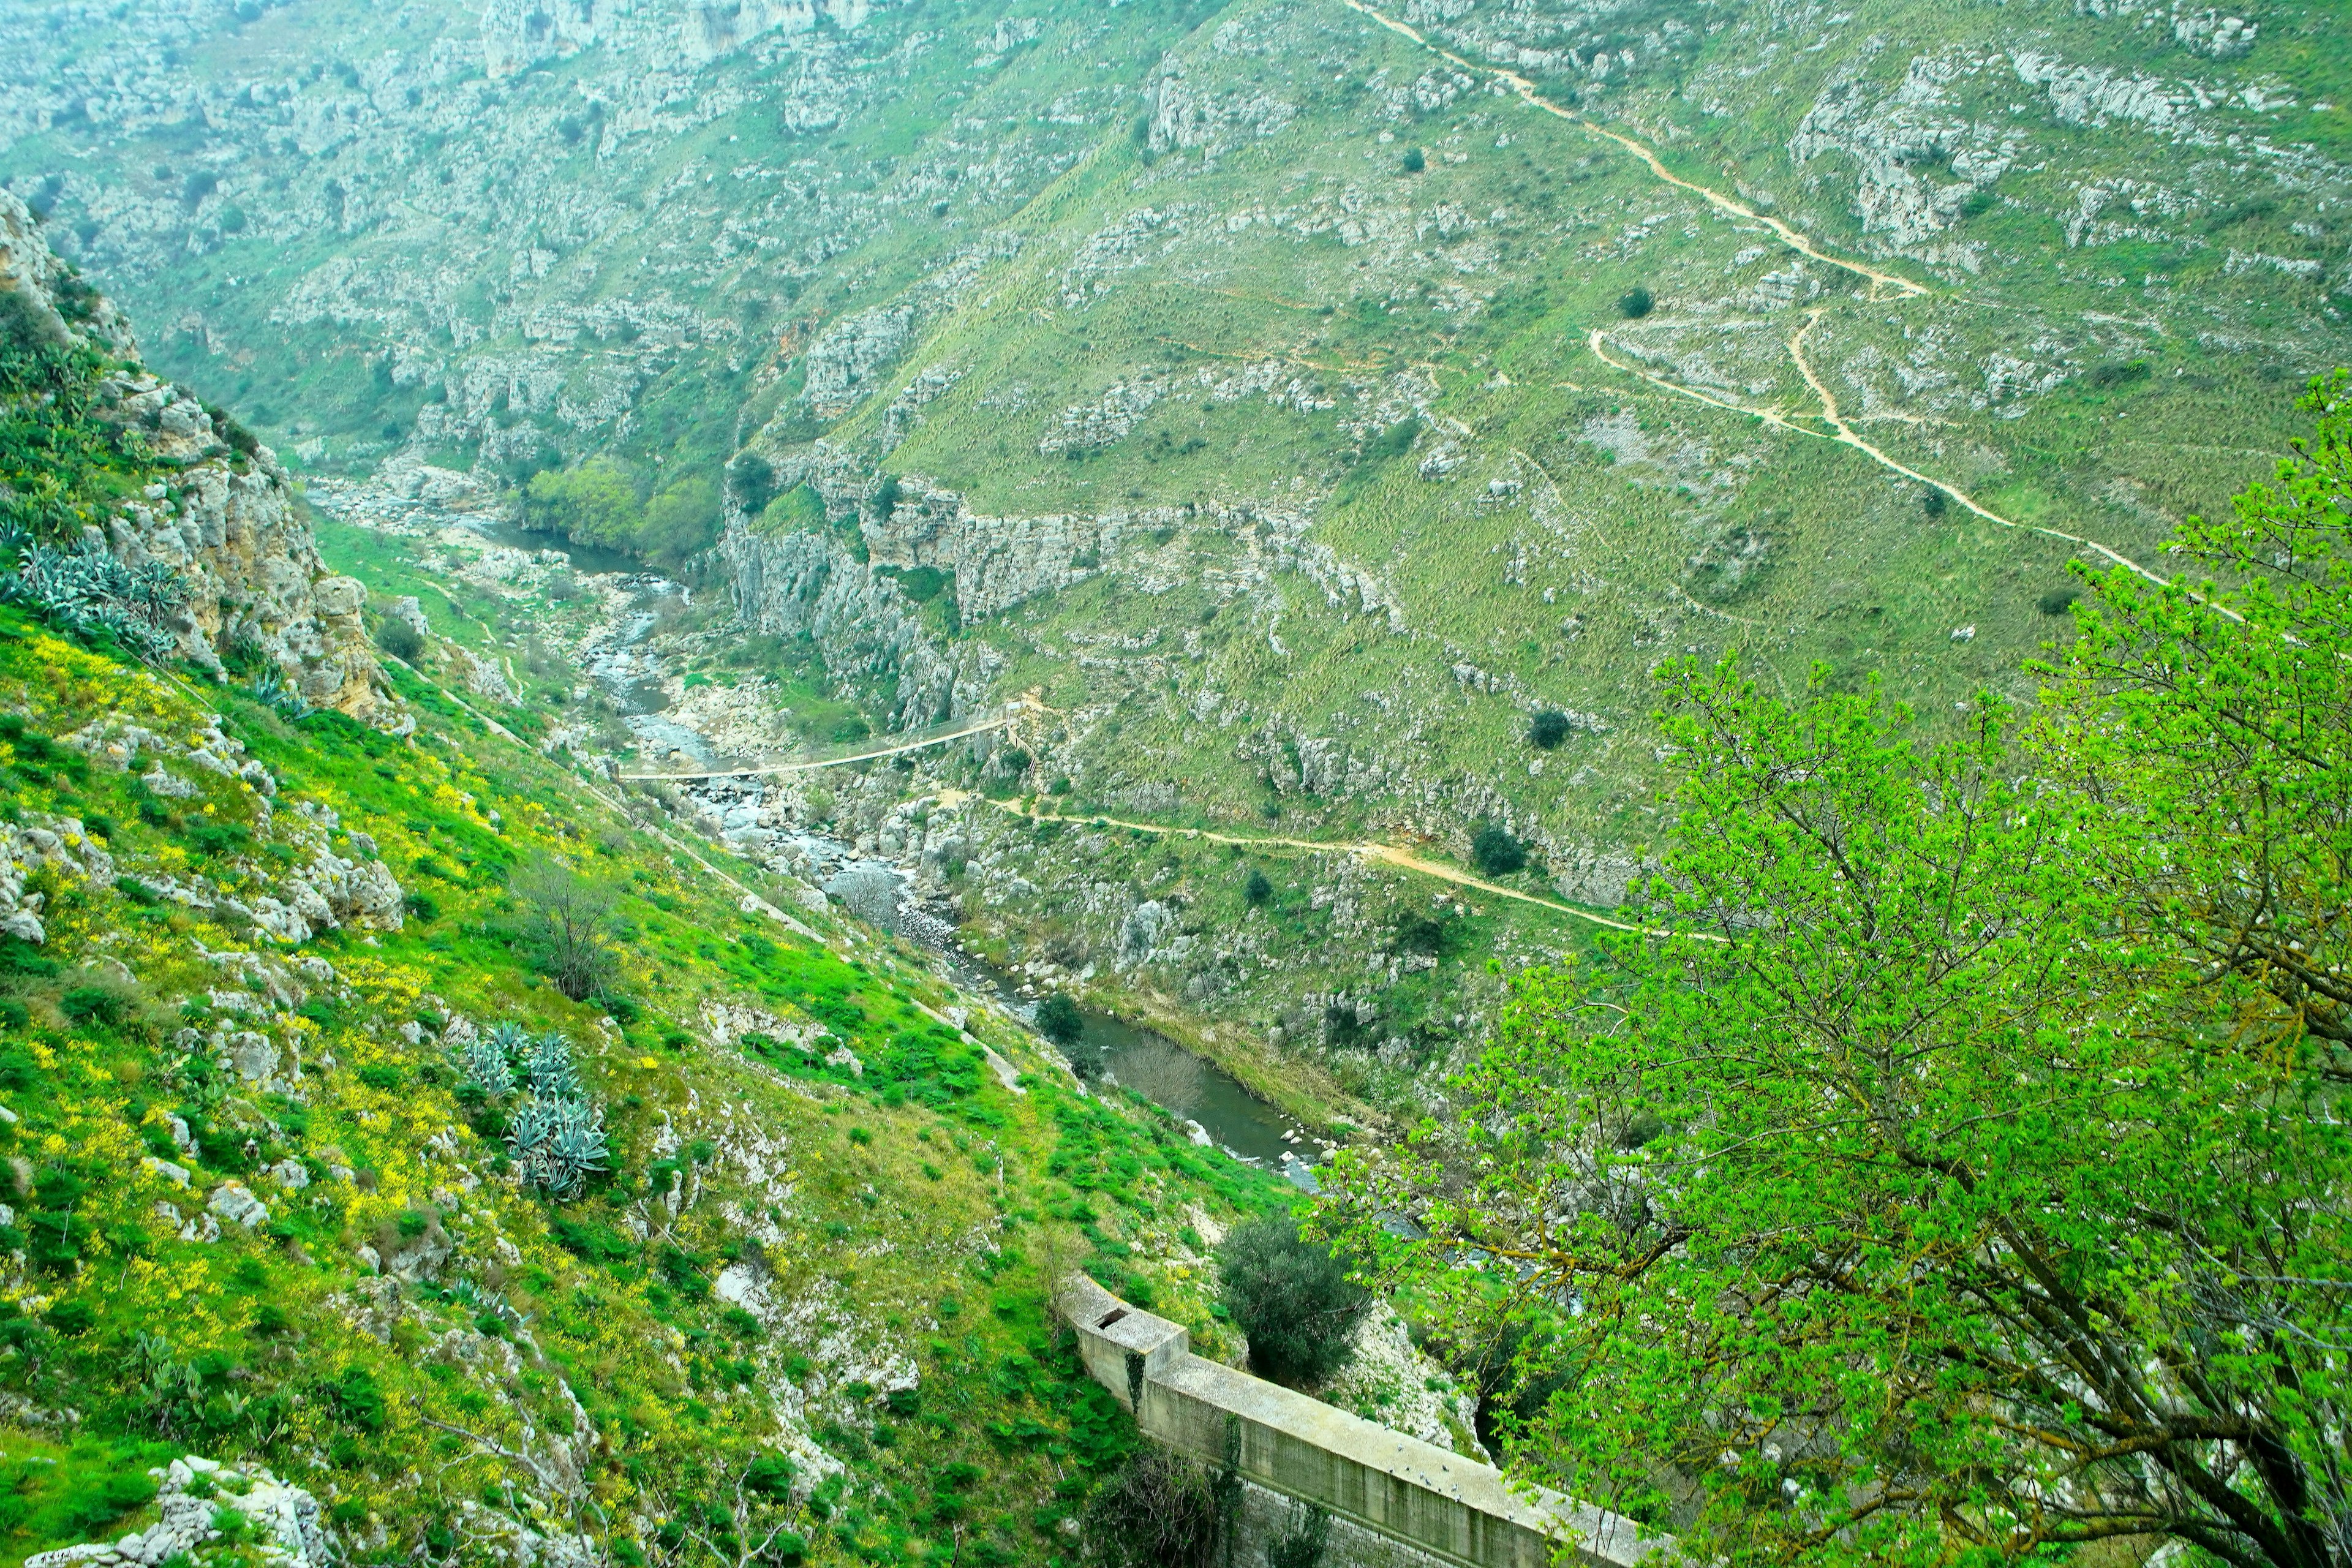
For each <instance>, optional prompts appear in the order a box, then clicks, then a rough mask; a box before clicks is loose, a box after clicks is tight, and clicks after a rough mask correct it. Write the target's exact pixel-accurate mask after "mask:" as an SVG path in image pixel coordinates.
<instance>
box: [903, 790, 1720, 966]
mask: <svg viewBox="0 0 2352 1568" xmlns="http://www.w3.org/2000/svg"><path fill="white" fill-rule="evenodd" d="M974 800H980V801H985V802H986V803H987V804H988V805H992V806H994V807H995V808H996V809H997V810H999V811H1002V812H1004V813H1006V814H1008V815H1010V816H1025V817H1027V818H1029V819H1030V820H1031V821H1032V822H1066V823H1069V824H1070V825H1072V826H1077V827H1089V826H1096V825H1097V824H1099V825H1101V826H1106V827H1124V828H1128V829H1130V830H1132V831H1134V832H1137V833H1150V834H1155V835H1162V836H1165V837H1171V838H1192V839H1197V840H1199V841H1201V842H1202V843H1207V844H1234V845H1240V846H1242V847H1245V848H1255V849H1303V850H1306V851H1307V852H1308V853H1310V854H1316V855H1352V856H1354V857H1355V858H1358V859H1360V860H1371V861H1375V862H1377V863H1379V864H1381V865H1383V866H1394V867H1395V868H1398V869H1399V870H1401V871H1413V872H1417V873H1419V874H1420V875H1422V876H1424V877H1434V878H1436V879H1438V880H1440V881H1443V882H1452V883H1454V885H1455V886H1457V887H1463V888H1475V889H1477V890H1478V891H1479V892H1482V893H1492V894H1494V895H1495V896H1496V898H1498V899H1515V900H1517V901H1518V902H1520V903H1523V904H1534V905H1535V906H1537V907H1538V909H1546V910H1552V911H1553V912H1555V913H1557V914H1563V915H1567V916H1569V917H1570V919H1572V920H1580V921H1587V922H1588V923H1590V924H1592V925H1597V926H1606V927H1608V928H1609V929H1610V930H1611V931H1630V932H1632V933H1633V934H1634V935H1636V936H1684V937H1689V938H1692V939H1693V940H1695V941H1698V942H1721V941H1723V940H1724V939H1723V938H1721V937H1719V936H1715V935H1712V934H1710V933H1708V932H1706V931H1665V930H1662V929H1660V928H1658V927H1655V926H1637V925H1628V924H1627V923H1626V922H1625V921H1620V920H1612V919H1611V918H1610V917H1609V916H1607V915H1597V914H1594V913H1593V912H1592V911H1591V910H1580V909H1578V908H1577V907H1576V906H1575V905H1574V904H1568V903H1562V902H1560V901H1559V900H1556V899H1546V898H1541V897H1538V895H1536V894H1534V893H1524V892H1521V891H1520V890H1519V889H1517V888H1506V887H1503V886H1501V885H1499V884H1497V883H1495V882H1489V881H1486V880H1484V879H1481V878H1477V877H1474V876H1472V875H1470V873H1469V872H1467V871H1464V870H1460V869H1458V868H1454V867H1452V866H1448V865H1446V864H1445V863H1444V861H1442V860H1430V859H1425V858H1423V857H1421V856H1419V855H1416V854H1414V853H1413V852H1412V850H1410V849H1407V848H1404V847H1402V846H1401V845H1395V844H1381V843H1372V842H1366V843H1358V844H1334V843H1330V842H1328V841H1327V840H1324V839H1320V838H1278V837H1260V836H1258V835H1255V834H1239V833H1219V832H1217V831H1216V830H1215V829H1213V828H1208V827H1171V826H1168V825H1167V824H1166V823H1162V822H1130V821H1129V820H1127V819H1126V818H1124V817H1118V816H1103V815H1102V814H1101V813H1099V812H1090V813H1088V814H1087V815H1086V816H1066V815H1065V814H1063V813H1061V812H1057V811H1046V810H1045V809H1044V808H1043V807H1040V806H1035V805H1023V804H1022V803H1021V802H1020V801H1018V800H996V799H993V798H992V797H990V796H987V795H974V794H972V793H971V791H969V790H952V789H950V790H941V791H940V794H939V803H940V805H943V806H946V807H948V808H949V809H950V810H952V809H954V808H955V807H957V806H959V805H964V804H965V803H967V802H969V801H974Z"/></svg>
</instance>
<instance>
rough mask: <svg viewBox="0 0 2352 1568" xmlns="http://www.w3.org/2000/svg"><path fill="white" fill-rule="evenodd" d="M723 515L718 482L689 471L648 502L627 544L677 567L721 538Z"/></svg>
mask: <svg viewBox="0 0 2352 1568" xmlns="http://www.w3.org/2000/svg"><path fill="white" fill-rule="evenodd" d="M722 515H723V514H722V513H721V511H720V509H719V486H718V485H717V484H716V483H715V482H713V481H712V480H711V479H709V477H708V476H707V475H701V474H695V475H690V476H688V477H687V478H685V479H679V480H677V482H676V483H674V484H670V485H667V486H665V487H664V488H663V489H660V490H659V491H657V492H656V494H655V496H654V498H653V500H650V501H648V502H646V515H645V521H643V522H642V523H640V524H639V525H638V526H637V527H636V529H635V531H634V532H633V533H632V535H631V536H630V538H629V540H628V544H629V547H630V548H631V549H633V550H635V552H637V553H638V554H640V555H643V556H644V557H645V558H646V560H648V561H652V562H655V563H658V564H660V565H663V566H670V567H676V566H678V565H681V564H683V563H685V561H686V559H687V557H688V556H689V555H694V554H698V553H699V552H702V551H704V550H708V549H709V548H710V546H711V544H712V543H713V542H716V541H717V540H718V538H719V523H720V521H721V519H722Z"/></svg>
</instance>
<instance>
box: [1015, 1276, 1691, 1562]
mask: <svg viewBox="0 0 2352 1568" xmlns="http://www.w3.org/2000/svg"><path fill="white" fill-rule="evenodd" d="M1055 1305H1056V1306H1057V1307H1058V1308H1059V1309H1060V1310H1061V1314H1062V1317H1063V1319H1064V1320H1065V1321H1067V1322H1068V1323H1069V1325H1070V1326H1071V1328H1072V1329H1074V1330H1076V1333H1077V1336H1078V1354H1079V1357H1080V1359H1081V1360H1083V1361H1084V1362H1085V1363H1086V1366H1087V1371H1088V1372H1090V1373H1093V1374H1094V1377H1095V1378H1096V1380H1097V1382H1099V1383H1101V1384H1102V1385H1103V1386H1104V1387H1106V1388H1108V1389H1109V1390H1110V1391H1111V1393H1112V1394H1115V1395H1116V1396H1117V1397H1118V1401H1119V1403H1120V1404H1122V1405H1127V1406H1128V1407H1129V1409H1130V1410H1133V1411H1134V1412H1135V1416H1136V1424H1137V1426H1139V1427H1141V1428H1142V1430H1143V1432H1144V1434H1145V1436H1149V1437H1151V1438H1153V1439H1155V1440H1156V1441H1159V1442H1160V1443H1164V1444H1166V1445H1167V1446H1168V1447H1171V1448H1174V1449H1177V1450H1178V1451H1180V1452H1181V1453H1185V1454H1190V1455H1192V1457H1193V1458H1197V1459H1200V1460H1202V1462H1204V1463H1206V1464H1208V1465H1210V1466H1212V1467H1219V1468H1222V1467H1223V1466H1225V1465H1227V1464H1232V1465H1234V1468H1236V1469H1238V1471H1239V1472H1240V1474H1241V1475H1242V1477H1243V1478H1244V1479H1245V1480H1247V1481H1251V1482H1255V1483H1256V1484H1257V1485H1259V1486H1261V1487H1264V1488H1266V1489H1269V1490H1272V1491H1275V1492H1279V1493H1281V1494H1282V1495H1283V1496H1285V1497H1286V1498H1293V1499H1297V1500H1298V1501H1300V1502H1302V1503H1318V1504H1320V1505H1321V1506H1322V1507H1324V1508H1325V1509H1328V1510H1329V1511H1330V1513H1331V1515H1332V1517H1333V1518H1334V1520H1335V1521H1340V1522H1341V1523H1343V1524H1345V1525H1349V1526H1353V1527H1357V1528H1360V1529H1362V1530H1366V1531H1371V1532H1372V1533H1373V1534H1375V1535H1377V1536H1379V1537H1381V1538H1384V1539H1387V1540H1391V1541H1394V1542H1399V1543H1402V1544H1408V1545H1410V1546H1411V1547H1412V1548H1413V1549H1414V1550H1415V1551H1417V1552H1421V1553H1425V1554H1426V1555H1427V1556H1428V1557H1429V1558H1430V1559H1433V1560H1434V1561H1436V1562H1439V1563H1454V1564H1460V1565H1463V1568H1547V1565H1548V1564H1549V1563H1551V1562H1552V1560H1553V1552H1554V1548H1555V1544H1556V1543H1565V1544H1568V1545H1570V1546H1571V1547H1572V1549H1573V1552H1574V1555H1575V1557H1576V1558H1577V1560H1579V1561H1580V1562H1582V1563H1586V1564H1589V1565H1591V1568H1629V1565H1631V1564H1633V1563H1639V1562H1641V1561H1642V1560H1643V1558H1645V1557H1648V1556H1649V1555H1651V1554H1652V1553H1654V1552H1662V1551H1664V1552H1671V1550H1672V1547H1673V1545H1674V1541H1673V1538H1672V1537H1671V1536H1664V1535H1656V1534H1651V1533H1648V1532H1646V1531H1643V1530H1642V1529H1641V1528H1640V1527H1639V1526H1637V1525H1635V1524H1634V1523H1633V1521H1630V1520H1627V1519H1624V1518H1622V1517H1620V1516H1618V1515H1616V1514H1611V1513H1604V1512H1602V1511H1601V1510H1598V1509H1594V1508H1588V1507H1586V1506H1585V1505H1584V1504H1582V1503H1580V1502H1577V1501H1575V1500H1573V1499H1570V1498H1566V1497H1562V1496H1561V1495H1559V1493H1557V1492H1549V1491H1541V1490H1532V1491H1531V1490H1514V1489H1511V1488H1510V1487H1508V1486H1507V1485H1506V1484H1505V1482H1504V1480H1503V1476H1502V1473H1501V1472H1500V1471H1498V1470H1496V1469H1495V1468H1492V1467H1491V1466H1487V1465H1482V1464H1479V1463H1477V1462H1476V1461H1475V1460H1471V1459H1465V1458H1462V1457H1461V1456H1460V1455H1458V1454H1453V1453H1449V1452H1447V1451H1446V1450H1445V1449H1444V1448H1440V1447H1436V1446H1435V1445H1433V1444H1430V1443H1424V1442H1422V1441H1421V1440H1420V1439H1419V1438H1415V1437H1408V1436H1404V1435H1402V1433H1397V1432H1391V1431H1390V1430H1388V1428H1386V1427H1384V1426H1376V1425H1374V1424H1373V1423H1372V1422H1370V1421H1366V1420H1363V1419H1361V1418H1360V1417H1358V1416H1355V1415H1349V1414H1348V1413H1347V1412H1346V1411H1344V1410H1336V1409H1334V1408H1332V1407H1331V1406H1330V1405H1326V1404H1324V1403H1323V1402H1322V1401H1320V1400H1317V1399H1310V1398H1308V1397H1307V1395H1305V1394H1299V1393H1297V1392H1295V1391H1294V1390H1291V1389H1287V1388H1284V1387H1281V1386H1280V1385H1278V1384H1271V1383H1267V1382H1265V1380H1264V1379H1262V1378H1256V1377H1252V1376H1251V1375H1250V1374H1249V1373H1245V1372H1236V1371H1234V1369H1233V1368H1232V1367H1229V1366H1224V1365H1222V1364H1220V1363H1216V1362H1213V1361H1207V1360H1203V1359H1202V1358H1201V1357H1199V1356H1196V1355H1194V1354H1192V1343H1191V1339H1190V1336H1188V1335H1187V1334H1186V1333H1185V1331H1183V1329H1182V1328H1181V1327H1180V1326H1178V1325H1177V1324H1174V1323H1171V1322H1170V1321H1167V1320H1166V1319H1165V1318H1156V1317H1153V1316H1152V1315H1151V1314H1150V1313H1149V1312H1146V1311H1142V1310H1138V1309H1136V1308H1134V1307H1130V1306H1129V1305H1128V1304H1127V1303H1126V1302H1124V1301H1122V1300H1119V1299H1118V1297H1116V1296H1113V1295H1112V1294H1111V1293H1110V1292H1109V1291H1108V1290H1105V1289H1103V1288H1102V1287H1101V1286H1099V1285H1097V1284H1096V1283H1095V1282H1094V1281H1093V1280H1092V1279H1087V1277H1086V1276H1085V1275H1083V1274H1077V1275H1073V1276H1071V1277H1070V1279H1067V1280H1066V1281H1064V1283H1063V1286H1062V1289H1061V1290H1060V1292H1059V1294H1058V1296H1057V1298H1056V1301H1055ZM1335 1539H1336V1532H1335Z"/></svg>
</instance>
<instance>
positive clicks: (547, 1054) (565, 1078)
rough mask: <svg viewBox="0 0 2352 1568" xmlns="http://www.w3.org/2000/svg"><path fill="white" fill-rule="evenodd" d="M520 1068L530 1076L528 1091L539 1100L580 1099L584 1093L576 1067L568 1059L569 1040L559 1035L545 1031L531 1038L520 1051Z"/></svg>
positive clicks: (583, 1096)
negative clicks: (527, 1044) (521, 1055)
mask: <svg viewBox="0 0 2352 1568" xmlns="http://www.w3.org/2000/svg"><path fill="white" fill-rule="evenodd" d="M523 1071H524V1072H525V1073H526V1074H527V1075H528V1076H529V1078H530V1092H531V1093H532V1094H534V1095H536V1096H538V1097H539V1098H540V1099H541V1100H581V1099H584V1098H585V1097H586V1095H587V1092H588V1091H587V1089H586V1088H585V1087H583V1085H582V1083H581V1081H580V1068H579V1067H578V1065H577V1064H576V1063H574V1062H573V1061H572V1042H571V1041H570V1040H567V1039H565V1038H564V1037H562V1035H559V1034H552V1033H550V1034H545V1035H541V1036H540V1037H538V1038H537V1039H535V1040H533V1041H531V1042H530V1046H529V1047H527V1048H526V1049H525V1051H524V1053H523Z"/></svg>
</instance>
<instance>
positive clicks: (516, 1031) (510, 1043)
mask: <svg viewBox="0 0 2352 1568" xmlns="http://www.w3.org/2000/svg"><path fill="white" fill-rule="evenodd" d="M485 1038H486V1039H488V1042H489V1043H490V1044H491V1045H493V1046H496V1047H498V1048H499V1053H500V1054H501V1055H503V1056H504V1057H505V1058H507V1061H508V1063H509V1066H511V1065H512V1064H514V1063H517V1062H520V1061H521V1060H522V1057H523V1053H524V1052H525V1051H527V1050H529V1049H530V1030H528V1029H526V1028H524V1027H523V1026H521V1025H520V1024H499V1025H495V1026H492V1027H491V1029H490V1032H489V1034H488V1036H486V1037H485Z"/></svg>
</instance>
